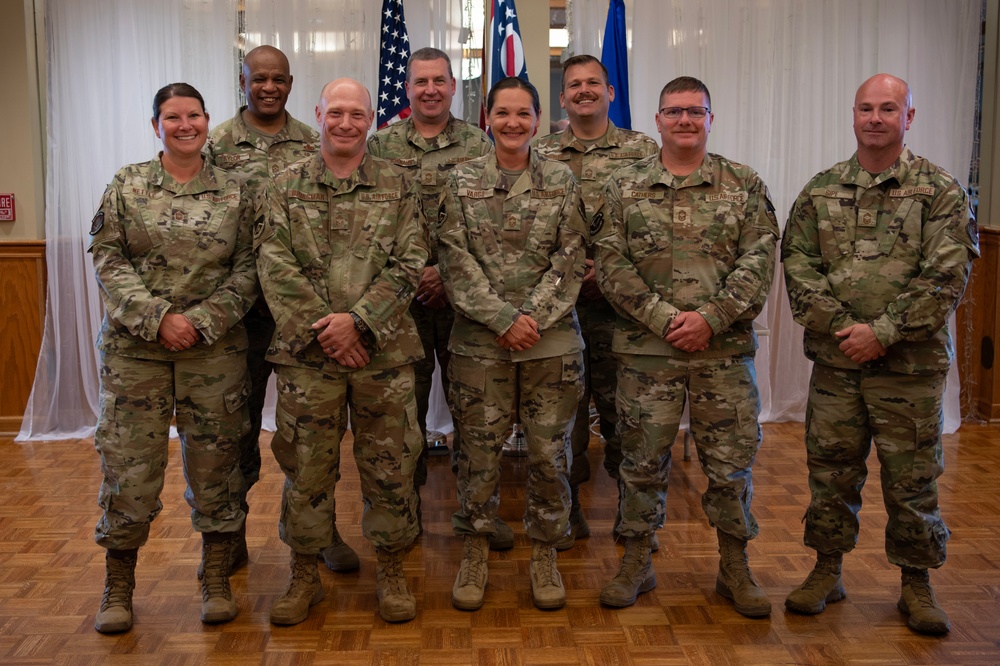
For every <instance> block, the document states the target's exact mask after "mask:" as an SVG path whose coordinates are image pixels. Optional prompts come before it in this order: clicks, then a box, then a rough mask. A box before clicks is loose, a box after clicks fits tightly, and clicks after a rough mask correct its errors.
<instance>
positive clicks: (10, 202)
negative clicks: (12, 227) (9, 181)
mask: <svg viewBox="0 0 1000 666" xmlns="http://www.w3.org/2000/svg"><path fill="white" fill-rule="evenodd" d="M13 221H14V195H13V194H0V222H13Z"/></svg>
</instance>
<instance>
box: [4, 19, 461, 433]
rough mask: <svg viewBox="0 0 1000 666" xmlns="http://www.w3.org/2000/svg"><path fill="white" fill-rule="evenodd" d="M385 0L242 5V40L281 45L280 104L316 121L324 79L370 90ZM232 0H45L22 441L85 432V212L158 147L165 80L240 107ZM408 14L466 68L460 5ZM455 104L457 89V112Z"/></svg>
mask: <svg viewBox="0 0 1000 666" xmlns="http://www.w3.org/2000/svg"><path fill="white" fill-rule="evenodd" d="M381 4H382V3H381V2H380V1H379V0H337V1H336V2H329V1H328V0H247V1H246V2H245V23H244V27H243V31H244V38H243V43H244V49H245V50H249V49H251V48H253V47H254V46H258V45H259V44H263V43H267V44H274V45H277V46H279V47H280V48H281V49H282V50H283V51H285V53H286V54H287V55H288V57H289V60H290V62H291V68H292V74H293V76H294V85H293V90H292V94H291V98H290V101H289V105H288V110H289V111H290V112H291V113H292V115H293V116H295V117H296V118H298V119H300V120H302V121H303V122H306V123H309V124H313V123H314V122H315V113H314V108H315V104H316V100H317V98H318V97H319V91H320V88H321V87H322V86H323V84H324V83H326V82H327V81H329V80H331V79H334V78H337V77H341V76H350V77H353V78H356V79H358V80H360V81H361V82H362V83H364V84H365V85H367V86H368V87H369V88H370V90H371V91H372V94H373V95H374V94H375V92H376V90H377V88H378V86H377V81H376V79H377V75H378V48H379V26H380V11H381ZM237 5H238V3H237V2H236V0H230V1H228V2H219V1H216V2H212V1H209V0H184V1H183V2H162V1H153V0H94V1H92V2H76V1H74V0H47V1H46V3H45V8H46V38H47V43H48V51H49V52H48V77H49V85H48V127H47V129H48V133H47V140H48V153H47V160H46V161H47V179H46V220H45V228H46V238H47V241H48V242H47V250H46V260H47V264H48V271H49V275H48V297H47V302H46V318H45V330H44V334H43V339H42V346H41V351H40V354H39V361H38V369H37V371H36V373H35V383H34V386H33V388H32V392H31V397H30V399H29V401H28V406H27V408H26V410H25V416H24V422H23V424H22V426H21V432H20V434H19V435H18V440H19V441H24V440H28V439H34V440H37V439H62V438H68V437H87V436H90V435H91V434H93V432H94V427H95V425H96V423H97V410H98V390H99V388H98V387H99V383H98V366H97V358H98V356H97V352H96V350H95V349H94V342H95V338H96V334H97V330H98V328H99V325H100V320H101V316H102V310H101V303H100V295H99V293H98V289H97V285H96V282H95V281H94V277H93V269H92V267H91V262H90V256H89V255H87V254H86V248H87V243H88V238H89V236H88V231H89V229H90V220H91V218H92V217H93V215H94V212H95V210H96V209H97V205H98V203H99V201H100V198H101V194H102V193H103V192H104V189H105V187H106V186H107V184H108V181H110V180H111V177H112V176H113V175H114V173H115V171H116V170H117V169H118V168H119V167H121V166H122V165H123V164H128V163H132V162H141V161H144V160H148V159H150V158H151V157H153V156H154V155H155V154H156V152H157V151H158V150H159V148H160V146H159V144H158V142H157V141H156V139H155V137H154V135H153V131H152V127H151V125H150V117H151V115H152V108H151V104H152V99H153V95H154V94H155V92H156V90H158V89H159V88H160V87H161V86H163V85H165V84H167V83H171V82H173V81H187V82H188V83H190V84H192V85H194V86H195V87H196V88H197V89H198V90H199V91H200V92H201V93H202V95H203V96H204V97H205V104H206V106H207V107H208V111H209V114H210V115H211V121H212V122H211V124H212V126H214V125H217V124H218V123H220V122H222V121H223V120H226V119H227V118H229V117H230V116H232V115H233V113H234V112H235V110H236V108H237V104H238V102H239V84H238V74H239V69H238V62H239V60H238V53H239V47H240V39H239V38H238V34H237V16H238V12H237ZM405 9H406V23H407V27H408V31H409V35H410V43H411V46H412V48H413V49H417V48H421V47H424V46H434V47H437V48H441V49H442V50H445V51H447V52H448V53H449V54H450V55H451V56H452V58H453V61H454V63H455V75H456V76H457V77H460V75H461V68H460V67H458V63H460V62H461V60H460V59H461V47H460V45H459V44H458V33H459V30H460V29H461V27H462V8H461V2H460V0H406V2H405ZM459 85H460V86H461V83H459ZM461 104H462V98H461V95H456V97H455V101H454V104H453V107H452V111H453V112H454V113H455V115H459V116H460V115H461V112H462V109H461ZM272 404H273V401H272ZM445 415H446V412H445ZM445 418H447V417H446V416H445Z"/></svg>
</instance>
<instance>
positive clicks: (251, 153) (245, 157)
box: [207, 45, 359, 571]
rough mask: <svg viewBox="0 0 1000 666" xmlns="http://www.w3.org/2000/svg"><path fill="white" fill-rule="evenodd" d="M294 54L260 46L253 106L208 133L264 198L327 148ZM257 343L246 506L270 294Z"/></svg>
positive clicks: (238, 559)
mask: <svg viewBox="0 0 1000 666" xmlns="http://www.w3.org/2000/svg"><path fill="white" fill-rule="evenodd" d="M292 80H293V78H292V75H291V73H290V70H289V65H288V58H287V57H285V54H284V53H282V52H281V51H279V50H278V49H276V48H274V47H273V46H267V45H265V46H258V47H257V48H255V49H252V50H251V51H250V52H249V53H247V54H246V56H245V57H244V59H243V66H242V67H241V68H240V88H241V89H242V90H243V94H244V96H245V97H246V101H247V103H246V106H243V107H241V108H240V110H239V111H237V112H236V115H235V116H233V117H232V118H230V119H229V120H226V121H225V122H223V123H222V124H221V125H219V126H217V127H215V128H214V129H213V130H212V131H211V133H210V134H209V137H208V147H207V152H208V155H209V157H210V158H211V160H212V161H213V162H214V163H215V165H216V166H218V167H221V168H223V169H226V170H227V171H231V172H233V173H235V174H237V175H238V176H239V177H240V178H242V179H243V180H244V181H245V182H246V183H247V185H248V186H249V187H250V188H251V189H252V190H253V192H254V193H255V194H256V196H258V197H263V195H264V190H265V188H266V186H267V183H268V180H270V178H272V177H273V176H276V175H277V174H278V173H280V172H281V171H283V170H284V169H285V167H287V166H288V165H289V164H291V163H292V162H296V161H298V160H300V159H303V158H305V157H308V156H310V155H314V154H315V153H316V151H317V150H319V134H318V133H317V132H316V130H314V129H313V128H311V127H309V126H308V125H306V124H305V123H302V122H300V121H298V120H296V119H295V118H293V117H292V116H291V114H289V113H288V112H287V111H286V110H285V105H286V104H287V102H288V96H289V94H290V93H291V91H292ZM243 323H244V325H245V326H246V329H247V337H248V339H249V341H250V342H249V344H250V347H249V349H248V350H247V370H248V372H249V373H250V381H251V383H252V392H251V394H250V401H249V408H250V430H249V431H248V432H247V434H246V436H245V437H244V438H243V440H242V441H241V442H240V470H241V471H242V472H243V477H244V480H245V481H246V485H245V487H244V491H243V497H242V505H243V510H244V511H249V510H250V506H249V504H248V502H247V493H249V492H250V488H252V487H253V485H254V484H255V483H257V479H258V478H259V477H260V445H259V440H260V429H261V422H262V412H263V410H264V398H265V395H266V393H267V380H268V378H269V377H270V376H271V371H272V370H273V366H272V364H271V363H270V362H268V361H267V359H266V358H265V354H266V352H267V347H268V345H270V344H271V337H272V336H273V335H274V318H273V317H272V316H271V313H270V312H269V311H268V309H267V303H266V302H265V301H264V297H263V295H262V296H261V297H260V298H259V299H258V300H257V303H256V304H255V305H254V307H253V309H252V310H250V312H248V313H247V316H246V317H245V318H244V320H243ZM334 521H335V522H334V526H333V543H332V544H331V545H330V546H329V547H328V548H326V549H325V550H324V551H323V554H324V557H325V560H326V563H327V566H329V567H330V568H331V569H333V570H334V571H353V570H355V569H357V568H358V566H359V560H358V556H357V553H355V552H354V551H353V550H352V549H351V547H350V546H348V545H347V544H346V543H344V541H343V539H341V538H340V534H339V533H338V531H337V525H336V518H334ZM234 546H235V550H234V553H233V557H232V567H233V570H236V569H238V568H240V567H242V566H244V565H246V563H247V561H248V559H249V553H248V552H247V542H246V528H245V527H244V530H243V532H242V533H241V534H240V538H239V539H237V540H236V541H235V542H234Z"/></svg>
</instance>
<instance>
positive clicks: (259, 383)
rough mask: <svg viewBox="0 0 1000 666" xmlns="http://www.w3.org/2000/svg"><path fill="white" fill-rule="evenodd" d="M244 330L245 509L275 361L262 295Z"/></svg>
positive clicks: (268, 314) (269, 319) (256, 464)
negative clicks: (268, 357) (246, 415)
mask: <svg viewBox="0 0 1000 666" xmlns="http://www.w3.org/2000/svg"><path fill="white" fill-rule="evenodd" d="M243 325H244V326H246V329H247V339H248V340H249V347H248V348H247V373H248V374H249V376H250V400H248V401H247V406H248V408H249V410H250V430H248V431H247V434H246V436H245V437H243V439H241V440H240V471H241V472H242V473H243V480H244V481H245V482H246V489H245V490H244V493H243V497H242V498H241V499H242V502H243V506H244V509H245V508H246V494H247V493H248V492H250V488H252V487H253V485H254V484H255V483H257V480H258V479H259V478H260V429H261V425H262V423H263V420H264V419H263V412H264V398H265V396H266V394H267V380H268V378H269V377H270V376H271V371H272V370H274V364H273V363H271V362H270V361H268V360H266V359H265V358H264V356H265V355H266V354H267V348H268V346H270V344H271V338H272V337H273V336H274V317H272V316H271V312H270V310H268V309H267V305H266V304H264V300H263V298H259V299H257V303H256V304H255V305H254V306H253V307H252V308H250V311H249V312H247V314H246V316H245V317H244V318H243Z"/></svg>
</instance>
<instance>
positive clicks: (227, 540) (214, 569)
mask: <svg viewBox="0 0 1000 666" xmlns="http://www.w3.org/2000/svg"><path fill="white" fill-rule="evenodd" d="M233 540H234V538H233V536H232V535H228V534H226V535H224V534H222V533H220V532H202V535H201V566H199V567H198V580H200V581H201V621H202V622H205V623H206V624H215V623H218V622H229V621H230V620H232V619H233V618H234V617H236V602H235V601H233V591H232V590H231V589H230V587H229V570H230V563H229V558H230V555H231V554H232V550H233V543H232V542H233Z"/></svg>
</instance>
